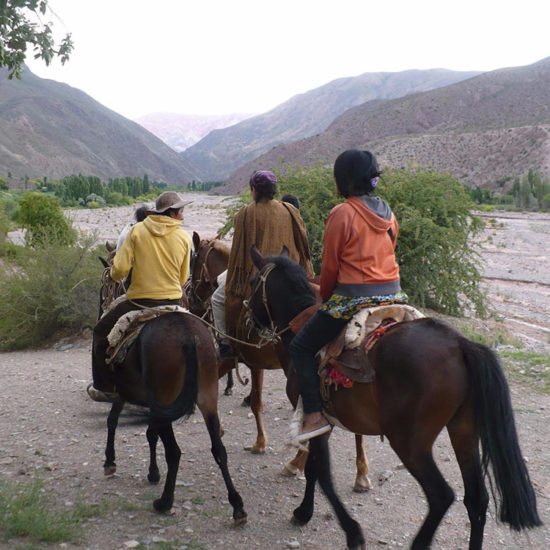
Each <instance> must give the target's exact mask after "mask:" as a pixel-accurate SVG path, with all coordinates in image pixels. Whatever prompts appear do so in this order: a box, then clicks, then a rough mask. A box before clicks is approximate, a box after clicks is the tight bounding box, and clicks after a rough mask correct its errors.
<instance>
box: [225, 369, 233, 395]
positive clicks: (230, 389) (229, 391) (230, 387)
mask: <svg viewBox="0 0 550 550" xmlns="http://www.w3.org/2000/svg"><path fill="white" fill-rule="evenodd" d="M223 394H224V395H233V371H232V370H230V371H229V372H228V373H227V384H226V386H225V390H224V392H223Z"/></svg>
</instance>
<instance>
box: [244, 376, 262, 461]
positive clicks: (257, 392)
mask: <svg viewBox="0 0 550 550" xmlns="http://www.w3.org/2000/svg"><path fill="white" fill-rule="evenodd" d="M250 373H251V378H252V387H251V391H250V408H251V409H252V413H253V414H254V418H255V419H256V429H257V436H256V441H255V443H254V445H252V447H250V448H249V449H247V450H250V451H251V452H252V453H254V454H262V453H265V448H266V447H267V436H266V435H265V427H264V417H263V411H264V406H263V403H262V386H263V383H264V371H263V370H262V369H256V368H254V369H251V370H250Z"/></svg>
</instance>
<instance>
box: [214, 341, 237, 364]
mask: <svg viewBox="0 0 550 550" xmlns="http://www.w3.org/2000/svg"><path fill="white" fill-rule="evenodd" d="M218 348H219V351H220V359H221V360H222V361H223V360H224V359H235V357H237V356H236V355H235V353H234V352H233V350H232V349H231V346H230V345H229V344H228V343H227V342H220V343H219V345H218Z"/></svg>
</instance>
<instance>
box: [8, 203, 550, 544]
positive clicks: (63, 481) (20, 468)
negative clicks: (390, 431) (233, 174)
mask: <svg viewBox="0 0 550 550" xmlns="http://www.w3.org/2000/svg"><path fill="white" fill-rule="evenodd" d="M218 200H219V198H218ZM196 208H197V213H196V216H197V218H192V215H195V214H192V212H193V209H192V208H191V207H189V209H188V211H187V214H186V215H187V216H188V218H186V224H187V223H189V222H191V221H193V220H195V219H196V220H197V221H196V225H195V226H191V227H190V228H191V229H197V228H200V232H201V233H203V232H204V235H207V236H209V235H213V234H214V233H215V231H216V230H217V228H218V227H219V225H221V223H220V221H221V219H223V216H222V217H221V218H219V219H218V217H217V216H218V215H219V213H218V214H216V212H217V211H216V209H215V208H211V209H206V208H204V209H203V206H201V205H198V204H197V205H196ZM132 211H133V210H132V209H129V211H128V212H127V214H128V216H127V218H131V212H132ZM121 217H122V216H119V217H118V218H121ZM105 218H106V216H104V217H103V219H102V222H101V224H100V222H98V221H97V219H96V221H94V220H91V221H88V222H86V223H90V224H92V226H93V225H94V224H95V225H98V224H100V225H101V231H102V232H103V233H102V236H104V237H105V238H109V239H111V238H112V236H113V235H115V236H116V234H117V232H116V231H113V230H112V229H106V228H105V227H104V222H105ZM118 218H117V219H118ZM126 221H127V220H126V219H124V220H122V224H121V226H122V225H124V223H126ZM500 221H501V220H500V219H499V220H498V221H497V223H500ZM523 222H524V225H523V226H522V227H527V228H528V227H532V222H531V221H529V220H523ZM82 223H84V222H82ZM193 223H195V221H193ZM503 223H504V226H503V227H497V228H494V229H492V230H491V231H493V233H494V234H495V235H494V236H493V244H492V245H491V246H493V247H494V250H495V251H494V252H490V253H489V254H488V256H487V257H488V258H489V259H490V260H491V262H489V265H488V267H487V268H486V271H485V275H486V276H487V277H488V279H487V282H488V285H489V294H490V295H491V296H493V297H495V298H496V297H499V296H500V298H501V301H500V302H498V304H502V307H503V311H506V312H511V311H512V308H513V307H515V308H517V309H514V310H513V314H512V313H508V315H507V316H509V317H510V318H512V317H514V318H515V319H516V320H521V321H523V322H526V323H531V324H534V325H537V326H540V327H548V326H549V325H548V323H549V316H548V312H547V310H544V308H545V307H548V306H547V304H542V302H544V296H545V295H541V294H540V292H544V289H546V291H548V287H547V286H546V284H544V285H543V284H541V283H548V282H550V281H546V279H544V277H545V276H546V275H548V273H550V270H548V261H547V260H548V259H547V258H546V259H545V260H544V261H546V264H544V262H543V260H542V259H541V254H540V250H547V246H546V245H545V247H544V248H542V249H538V250H539V252H538V253H537V247H536V246H535V245H534V248H533V249H532V250H531V251H530V252H528V251H526V250H525V249H524V248H523V246H524V245H523V244H522V243H523V242H525V241H528V242H533V241H532V237H531V236H529V235H528V234H527V233H525V241H523V240H520V241H518V242H519V245H518V246H519V247H520V248H521V250H523V251H524V252H522V256H521V261H518V258H519V257H518V256H516V255H513V254H512V252H511V245H508V244H507V246H506V247H504V246H499V244H498V243H500V242H501V241H500V239H501V238H502V242H505V243H510V242H511V240H510V239H511V238H510V236H509V235H506V234H505V232H504V231H505V229H504V228H505V227H511V226H512V225H513V224H514V227H513V231H512V233H513V234H514V235H516V236H517V235H518V234H520V233H521V232H522V231H523V229H522V230H521V231H520V230H518V229H517V226H516V225H515V224H516V222H515V221H514V222H512V221H503ZM537 223H538V222H535V226H536V229H537V231H536V232H535V233H537V234H538V233H540V231H539V230H540V227H539V226H538V225H537ZM541 223H542V227H547V225H545V224H548V219H546V218H545V219H544V220H543V221H542V222H541ZM508 224H509V225H508ZM548 225H550V224H548ZM489 234H491V233H488V235H489ZM497 237H498V239H499V240H497ZM541 238H542V237H541ZM514 246H515V245H514ZM499 251H500V252H502V251H504V253H505V254H504V258H500V256H499V254H498V252H499ZM537 254H538V256H537ZM531 260H532V261H533V265H537V266H538V267H539V270H540V271H541V272H544V276H541V277H540V278H539V276H538V275H537V274H533V273H531V272H530V271H529V269H528V267H529V265H531V264H530V262H531ZM508 270H512V271H511V272H510V271H508ZM511 274H513V275H514V276H515V277H517V278H520V277H521V278H522V279H525V280H529V281H531V280H533V281H535V280H536V281H537V283H531V282H529V283H524V286H521V285H517V284H516V283H513V282H509V281H505V283H506V284H510V285H511V286H510V287H508V288H510V296H508V294H506V295H505V291H504V290H502V288H503V287H500V286H496V285H495V284H494V281H495V279H490V278H489V277H496V278H498V279H499V280H500V279H506V278H507V277H508V276H509V275H511ZM530 276H532V279H530V278H529V277H530ZM533 285H538V286H533ZM506 292H507V291H506ZM499 307H500V306H499ZM538 313H540V318H539V317H538V316H537V315H536V314H538ZM519 330H521V325H518V331H519ZM545 337H546V333H544V331H540V330H539V329H536V330H535V331H534V332H533V333H532V334H531V335H530V336H529V338H534V339H535V340H536V341H537V342H538V341H539V340H540V342H541V344H540V345H543V344H544V341H546V344H547V343H548V340H545ZM89 366H90V341H89V339H80V340H77V341H76V342H72V343H71V342H61V343H58V344H57V345H56V346H55V347H54V348H49V349H43V350H37V351H26V352H17V353H4V354H1V355H0V400H1V403H2V407H1V409H0V437H1V439H2V441H3V442H4V445H3V450H2V452H1V453H0V480H3V481H15V482H24V483H26V482H30V481H31V480H33V479H35V478H39V479H41V480H42V481H43V483H44V488H45V491H46V494H47V495H48V496H49V498H50V499H51V503H52V507H53V508H55V509H58V510H74V509H75V508H76V507H77V506H78V505H79V504H80V503H83V504H85V505H87V506H91V505H93V504H98V505H99V506H100V508H101V509H102V510H104V514H103V515H101V514H96V515H93V517H91V518H90V519H88V520H86V521H85V524H84V533H85V539H84V540H83V541H82V542H81V543H79V544H72V543H66V544H64V545H62V547H63V548H68V549H72V548H75V549H76V548H78V549H84V548H90V549H105V548H109V549H119V548H120V549H122V548H132V547H137V544H138V543H139V544H141V546H139V548H153V549H161V548H162V549H167V548H174V549H214V548H216V549H217V548H220V549H221V548H232V549H235V550H241V549H242V550H245V549H246V550H249V549H250V548H255V547H258V548H268V549H284V548H304V549H311V550H313V549H316V550H319V549H326V550H329V549H330V550H332V549H336V548H344V547H345V538H344V535H343V532H342V531H341V529H340V527H339V526H338V523H337V521H336V519H335V517H334V514H333V513H332V511H331V510H330V507H329V505H328V503H327V501H326V499H325V498H324V496H322V495H321V494H320V493H318V498H317V508H316V513H315V515H314V517H313V519H312V521H311V522H310V524H309V525H308V526H306V527H304V528H302V529H299V528H297V527H294V526H292V525H291V524H290V523H289V518H290V516H291V513H292V510H293V509H294V508H295V507H296V506H297V505H298V504H299V502H300V500H301V498H302V495H303V490H304V485H305V482H304V480H303V478H292V479H290V478H286V477H283V476H281V475H280V471H281V469H282V466H283V464H284V463H285V462H286V461H287V460H288V459H289V458H290V456H291V454H292V453H291V451H290V450H289V449H287V448H286V447H285V438H286V433H287V427H288V423H289V419H290V416H291V413H292V411H291V408H290V405H289V404H288V402H287V400H286V397H285V392H284V379H283V376H282V374H281V373H280V372H267V373H266V376H265V390H264V405H265V411H264V413H265V421H266V429H267V433H268V436H269V438H270V442H269V448H268V451H267V453H266V454H265V455H262V456H256V455H251V454H250V453H249V452H248V451H246V450H245V447H246V446H249V445H250V444H251V443H252V442H253V439H254V437H255V424H254V420H253V419H252V418H251V413H250V411H249V409H245V408H243V407H241V406H240V402H241V400H242V398H243V397H244V396H245V395H246V394H247V393H248V387H242V386H238V387H236V390H235V395H233V396H230V397H224V396H220V401H219V408H220V415H221V418H222V421H223V424H224V427H225V437H224V444H225V445H226V448H227V451H228V455H229V466H230V471H231V473H232V476H233V480H234V482H235V485H236V487H237V488H238V490H239V491H240V492H241V495H242V497H243V499H244V502H245V507H246V510H247V512H248V514H249V522H248V524H247V525H246V526H244V527H243V528H238V529H233V528H231V526H230V524H231V521H230V519H231V510H230V507H229V504H228V502H227V495H226V493H225V487H224V486H223V481H222V478H221V474H220V472H219V470H218V467H217V465H216V464H215V462H214V459H213V458H212V456H211V454H210V442H209V439H208V434H207V431H206V428H205V426H204V423H203V422H202V419H201V418H200V415H199V414H195V415H193V416H192V417H191V418H189V419H188V420H186V421H184V422H179V423H177V424H176V425H175V431H176V437H177V439H178V441H179V443H180V446H181V448H182V451H183V455H182V460H181V466H180V471H179V476H178V486H177V488H176V498H175V506H174V510H173V511H174V513H173V514H172V515H168V516H161V515H157V514H155V513H154V512H153V511H152V500H153V499H154V498H157V497H158V495H159V494H160V492H161V487H160V486H150V485H149V484H148V483H147V482H146V481H145V478H146V473H147V465H148V447H147V442H146V439H145V429H146V428H145V425H144V424H143V418H142V417H141V416H140V415H139V414H138V413H139V411H138V410H137V409H135V408H133V409H132V408H128V409H127V410H126V411H125V412H124V413H123V416H122V417H121V421H120V425H119V429H118V432H117V440H116V447H117V464H118V472H117V474H116V475H115V476H114V477H111V478H106V477H104V476H103V470H102V463H103V460H104V448H105V439H106V426H105V422H106V414H107V412H108V409H109V407H108V405H104V404H100V403H94V402H92V401H90V400H89V399H88V398H87V397H86V394H85V391H84V390H85V386H86V382H87V381H88V379H89V376H90V370H89ZM511 389H512V400H513V404H514V409H515V414H516V423H517V427H518V431H519V437H520V442H521V446H522V452H523V454H524V456H525V459H526V461H527V464H528V467H529V471H530V475H531V478H532V481H533V484H534V486H535V489H536V492H537V498H538V507H539V513H540V515H541V516H542V519H543V521H545V523H546V525H545V526H544V527H543V528H541V529H537V530H535V531H532V532H530V533H529V534H528V536H527V535H517V534H515V533H511V532H510V531H509V530H508V529H507V528H506V527H504V526H501V525H499V524H497V523H496V521H495V519H494V507H491V509H490V515H489V517H488V519H487V527H486V536H485V546H484V547H485V548H488V549H493V548H495V549H496V548H499V549H500V548H506V549H516V548H522V549H525V548H530V549H536V550H543V549H547V548H550V529H549V527H548V523H549V522H550V450H549V448H548V441H550V422H549V411H550V396H548V395H540V394H536V393H534V392H533V391H532V390H531V389H529V388H528V387H525V386H521V385H518V384H517V383H515V382H512V383H511ZM220 395H221V392H220ZM366 441H367V454H368V457H369V460H370V463H371V480H372V482H373V485H374V488H373V490H372V491H371V492H370V493H368V494H354V493H352V492H351V487H352V485H353V481H354V469H355V466H354V460H355V459H354V439H353V437H352V436H351V434H348V433H345V432H343V431H342V430H338V429H337V430H335V432H334V434H333V436H332V437H331V451H332V462H333V474H334V478H335V482H336V486H337V488H338V490H339V493H340V496H341V497H342V498H343V500H344V501H345V503H346V505H347V507H348V509H349V510H350V511H351V512H352V513H353V515H354V516H355V517H356V519H357V520H358V521H359V522H360V523H361V525H362V526H363V529H364V532H365V535H366V538H367V548H378V547H380V548H392V549H393V548H406V547H408V546H409V545H410V542H411V540H412V538H413V535H414V533H415V532H416V530H417V529H418V527H419V526H420V524H421V521H422V518H423V515H424V513H425V511H426V505H425V500H424V497H423V494H422V493H421V490H420V488H419V486H418V484H417V483H416V482H415V480H414V479H413V478H412V477H411V476H410V474H409V473H408V472H407V471H406V470H404V469H402V468H401V466H400V464H399V460H398V458H397V456H396V455H395V454H394V453H393V451H392V450H391V448H390V446H389V444H388V442H387V441H385V442H381V441H380V440H379V439H378V438H374V437H371V438H368V439H367V440H366ZM434 454H435V458H436V461H437V463H438V465H439V466H440V468H441V470H442V472H443V474H444V476H445V478H446V479H447V480H448V481H449V483H450V484H451V486H452V487H453V488H454V490H455V492H456V499H457V502H455V504H454V505H453V506H452V507H451V509H450V510H449V512H448V513H447V515H446V516H445V518H444V520H443V522H442V524H441V526H440V528H439V531H438V533H437V535H436V540H435V542H434V545H433V547H434V548H438V549H457V548H462V549H465V548H467V547H468V532H469V527H468V525H469V524H468V517H467V514H466V511H465V508H464V507H463V505H462V503H461V500H462V498H463V489H462V483H461V480H460V475H459V471H458V467H457V464H456V460H455V458H454V455H453V453H452V450H451V448H450V445H449V442H448V437H447V435H446V433H444V434H442V435H441V436H440V437H439V439H438V440H437V442H436V445H435V451H434ZM160 457H161V460H160V466H161V472H162V474H164V472H165V465H164V462H163V460H162V454H161V455H160ZM379 480H380V481H379ZM491 506H492V505H491ZM23 544H24V543H23V541H21V542H18V541H13V540H12V541H9V542H4V543H2V542H1V541H0V548H6V549H7V548H10V549H11V548H15V547H17V546H20V547H21V546H23ZM45 547H48V548H50V547H51V548H54V547H55V548H59V547H60V546H59V544H57V545H43V546H42V545H41V546H40V548H45ZM27 548H28V546H27Z"/></svg>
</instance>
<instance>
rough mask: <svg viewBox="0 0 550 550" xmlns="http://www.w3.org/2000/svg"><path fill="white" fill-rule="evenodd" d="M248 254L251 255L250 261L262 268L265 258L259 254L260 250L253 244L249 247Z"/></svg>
mask: <svg viewBox="0 0 550 550" xmlns="http://www.w3.org/2000/svg"><path fill="white" fill-rule="evenodd" d="M250 255H251V256H252V261H253V262H254V265H255V266H256V267H257V268H258V269H262V267H263V266H264V265H265V260H264V258H263V256H262V255H261V254H260V251H259V250H258V249H257V248H256V245H255V244H253V245H252V246H251V247H250Z"/></svg>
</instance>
